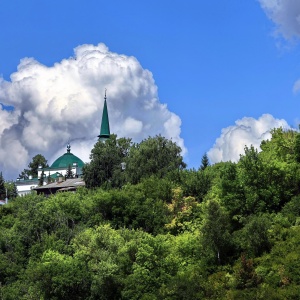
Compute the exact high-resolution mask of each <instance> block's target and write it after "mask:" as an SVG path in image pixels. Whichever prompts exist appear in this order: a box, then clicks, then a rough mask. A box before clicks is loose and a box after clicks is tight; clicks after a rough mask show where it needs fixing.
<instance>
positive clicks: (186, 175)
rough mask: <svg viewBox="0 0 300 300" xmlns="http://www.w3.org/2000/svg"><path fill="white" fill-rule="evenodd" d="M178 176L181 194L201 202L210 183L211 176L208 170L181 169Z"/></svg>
mask: <svg viewBox="0 0 300 300" xmlns="http://www.w3.org/2000/svg"><path fill="white" fill-rule="evenodd" d="M180 177H181V180H180V181H181V186H182V190H183V194H184V195H185V196H192V197H195V198H196V199H197V201H199V202H202V201H203V200H204V197H205V196H206V194H207V193H208V191H209V189H210V188H211V185H212V176H211V174H210V173H209V172H208V170H206V171H203V170H198V171H196V170H194V169H192V170H183V171H182V172H181V173H180Z"/></svg>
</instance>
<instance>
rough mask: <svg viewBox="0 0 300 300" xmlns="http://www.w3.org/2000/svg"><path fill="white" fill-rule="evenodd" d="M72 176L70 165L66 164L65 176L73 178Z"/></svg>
mask: <svg viewBox="0 0 300 300" xmlns="http://www.w3.org/2000/svg"><path fill="white" fill-rule="evenodd" d="M73 177H74V173H73V171H72V167H71V165H68V169H67V173H66V178H73Z"/></svg>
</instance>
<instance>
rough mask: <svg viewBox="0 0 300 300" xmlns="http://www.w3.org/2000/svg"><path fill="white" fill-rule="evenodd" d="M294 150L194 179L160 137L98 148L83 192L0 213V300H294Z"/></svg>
mask: <svg viewBox="0 0 300 300" xmlns="http://www.w3.org/2000/svg"><path fill="white" fill-rule="evenodd" d="M299 141H300V134H299V133H297V132H295V131H283V130H282V129H275V130H273V131H272V139H271V140H268V141H264V142H263V143H262V145H261V149H262V151H261V152H259V153H258V152H257V150H256V149H254V148H253V147H250V148H248V147H246V148H245V152H244V154H243V155H241V157H240V159H239V161H238V162H237V163H233V162H222V163H218V164H215V165H209V163H208V161H207V157H206V155H205V156H204V158H203V161H202V166H200V167H199V170H194V169H192V170H187V169H185V164H184V163H183V161H182V157H181V156H180V149H179V148H178V147H177V146H176V144H174V143H173V142H172V141H168V140H166V139H165V138H163V137H160V136H157V137H154V138H148V139H147V140H145V141H143V142H141V143H140V144H136V145H132V143H131V141H130V140H127V139H117V138H116V137H113V138H112V139H111V140H108V141H106V142H105V143H101V142H98V143H97V144H96V145H95V148H94V149H93V151H92V156H91V158H92V160H91V163H90V164H89V165H88V166H87V167H86V168H85V169H84V170H85V173H84V174H85V179H86V181H87V185H88V187H89V188H80V189H78V190H77V192H76V193H70V192H68V193H57V194H54V195H52V196H51V197H49V198H45V197H42V196H37V195H34V194H32V195H28V196H25V197H17V198H15V199H14V200H12V201H10V203H9V204H8V205H3V206H1V207H0V299H14V300H15V299H72V300H73V299H110V300H112V299H144V300H146V299H147V300H148V299H187V300H190V299H299V295H300V194H299V192H300V190H299V189H300V159H299V157H300V154H299V153H300V146H299V145H300V142H299ZM131 150H132V152H131ZM178 151H179V152H178ZM122 162H126V169H125V170H124V169H122V168H121V167H120V164H121V163H122ZM103 169H104V170H103Z"/></svg>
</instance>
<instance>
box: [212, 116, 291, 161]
mask: <svg viewBox="0 0 300 300" xmlns="http://www.w3.org/2000/svg"><path fill="white" fill-rule="evenodd" d="M278 127H282V128H284V129H289V128H290V126H289V125H288V124H287V122H286V121H285V120H283V119H281V120H280V119H275V118H274V117H273V116H272V115H270V114H264V115H262V116H261V117H260V118H258V119H257V120H256V119H254V118H250V117H244V118H242V119H240V120H237V121H236V122H235V125H233V126H229V127H226V128H224V129H222V133H221V136H220V137H219V138H217V140H216V142H215V144H214V146H213V147H212V148H211V149H210V150H209V151H208V153H207V155H208V157H209V159H210V161H211V162H212V163H217V162H221V161H233V162H237V161H238V160H239V158H240V154H243V153H244V148H245V146H248V147H250V146H251V145H253V146H254V148H256V149H258V150H260V143H261V141H262V140H267V139H270V138H271V133H270V130H271V129H273V128H278Z"/></svg>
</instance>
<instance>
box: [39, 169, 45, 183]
mask: <svg viewBox="0 0 300 300" xmlns="http://www.w3.org/2000/svg"><path fill="white" fill-rule="evenodd" d="M44 179H45V172H44V170H43V171H42V174H41V177H40V178H39V186H42V185H43V184H44Z"/></svg>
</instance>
